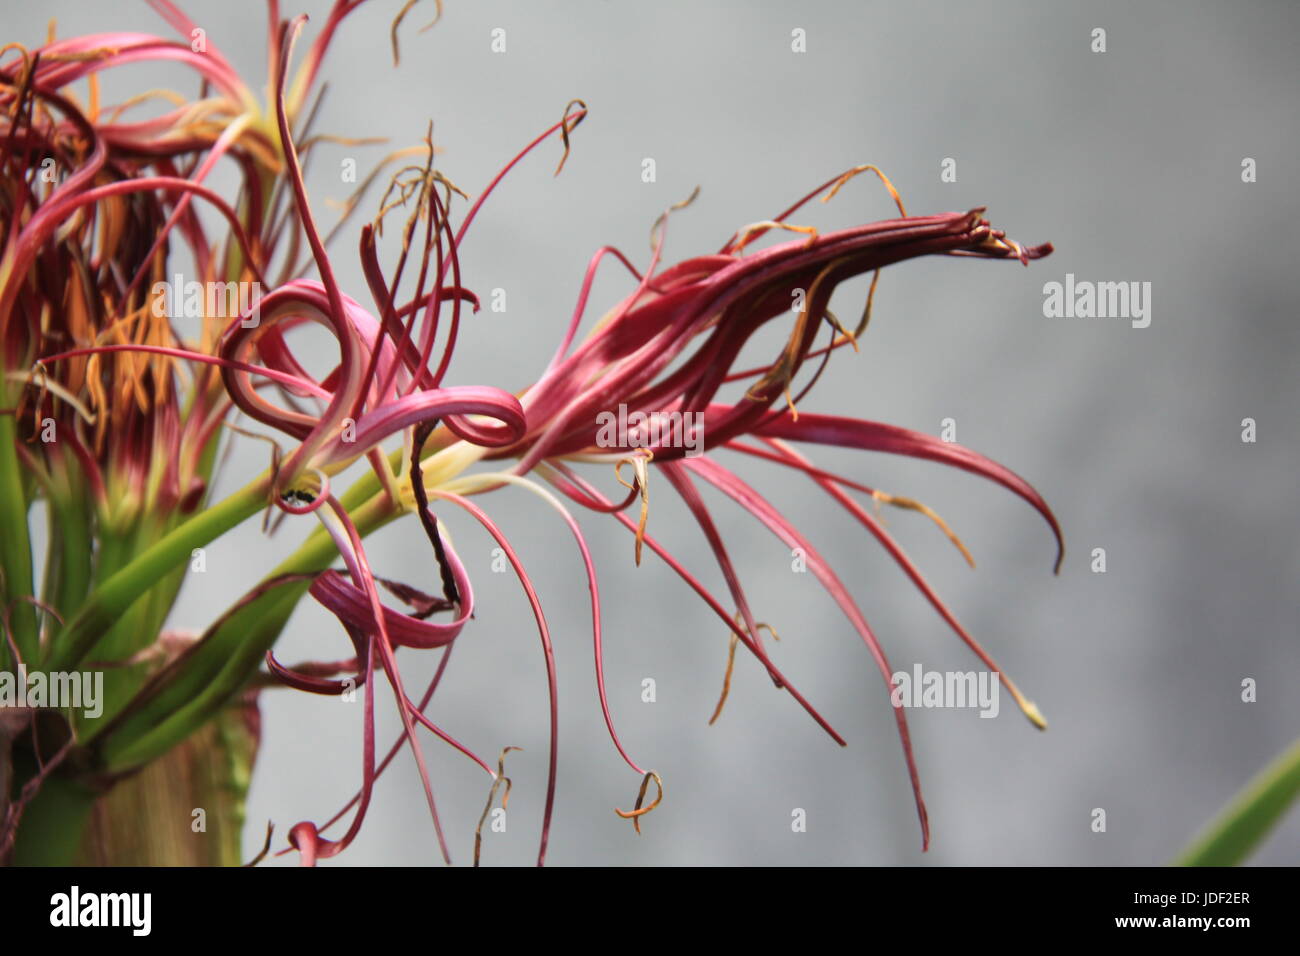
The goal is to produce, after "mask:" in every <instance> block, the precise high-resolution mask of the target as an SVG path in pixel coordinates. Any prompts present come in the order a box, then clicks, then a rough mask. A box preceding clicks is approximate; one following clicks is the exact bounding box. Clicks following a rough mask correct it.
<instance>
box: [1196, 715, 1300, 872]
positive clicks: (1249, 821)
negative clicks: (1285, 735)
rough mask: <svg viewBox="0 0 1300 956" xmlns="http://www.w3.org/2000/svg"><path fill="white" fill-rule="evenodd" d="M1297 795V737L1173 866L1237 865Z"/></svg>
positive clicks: (1299, 788)
mask: <svg viewBox="0 0 1300 956" xmlns="http://www.w3.org/2000/svg"><path fill="white" fill-rule="evenodd" d="M1297 795H1300V740H1297V741H1296V742H1295V743H1294V744H1292V745H1291V748H1290V749H1289V750H1287V751H1286V752H1285V753H1283V754H1282V755H1281V756H1280V757H1278V758H1277V759H1276V760H1274V761H1273V762H1272V763H1271V764H1269V765H1268V766H1267V767H1265V768H1264V769H1263V771H1261V772H1260V773H1259V774H1258V775H1257V776H1255V777H1254V779H1252V780H1251V781H1250V782H1249V783H1248V784H1246V786H1245V788H1243V789H1242V791H1241V792H1240V793H1238V794H1237V796H1235V797H1234V798H1233V799H1232V802H1231V803H1229V804H1228V805H1227V806H1226V807H1225V808H1224V809H1223V811H1222V812H1221V813H1220V814H1219V816H1218V817H1217V818H1215V820H1214V821H1213V822H1212V823H1211V824H1210V825H1209V826H1208V827H1206V828H1205V830H1204V831H1203V832H1202V833H1201V834H1199V835H1198V836H1197V837H1196V839H1195V840H1194V841H1193V842H1192V844H1191V845H1190V846H1189V847H1187V849H1185V850H1183V852H1182V853H1181V854H1180V855H1179V857H1178V858H1177V859H1176V860H1175V861H1174V864H1175V865H1176V866H1236V865H1237V864H1239V863H1241V862H1242V861H1243V860H1245V859H1246V857H1248V856H1249V855H1250V853H1251V851H1252V850H1254V849H1255V846H1256V845H1257V844H1258V843H1259V842H1260V841H1261V840H1262V839H1263V838H1264V837H1265V835H1267V834H1268V832H1269V831H1270V830H1271V829H1273V827H1274V826H1276V825H1277V823H1278V822H1279V821H1280V820H1281V819H1282V817H1283V816H1284V815H1285V814H1286V811H1287V809H1288V808H1289V807H1290V806H1291V804H1292V803H1294V802H1295V800H1296V797H1297Z"/></svg>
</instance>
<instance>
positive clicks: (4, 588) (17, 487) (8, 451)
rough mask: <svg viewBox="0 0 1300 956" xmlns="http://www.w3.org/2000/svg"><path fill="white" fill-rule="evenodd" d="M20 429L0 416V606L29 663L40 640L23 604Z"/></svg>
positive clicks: (28, 567)
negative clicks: (0, 575) (5, 612)
mask: <svg viewBox="0 0 1300 956" xmlns="http://www.w3.org/2000/svg"><path fill="white" fill-rule="evenodd" d="M17 441H18V425H17V422H15V421H14V416H13V415H0V528H3V529H4V530H3V531H0V571H3V578H2V579H0V604H2V605H3V607H5V608H8V609H9V614H10V617H9V626H10V629H11V630H12V632H13V638H14V643H15V644H17V646H18V652H19V653H20V654H22V656H23V658H24V659H25V660H26V661H27V662H29V663H30V662H31V661H32V660H34V659H35V657H36V654H37V650H38V646H39V643H40V641H39V637H38V631H37V627H36V608H35V607H33V606H32V605H31V604H29V603H27V602H26V601H23V600H21V599H22V598H25V597H31V596H32V595H33V594H35V593H36V592H35V591H34V590H33V588H32V546H31V540H30V539H29V537H28V533H27V494H26V492H25V491H24V490H23V479H22V472H21V471H20V469H19V465H18V451H17V448H16V447H15V443H16V442H17ZM0 643H3V644H4V646H3V647H0V661H3V662H4V663H5V669H12V668H11V665H10V663H9V647H8V642H7V641H3V639H2V638H0Z"/></svg>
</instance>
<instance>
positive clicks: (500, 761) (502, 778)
mask: <svg viewBox="0 0 1300 956" xmlns="http://www.w3.org/2000/svg"><path fill="white" fill-rule="evenodd" d="M523 749H524V748H523V747H502V748H501V756H499V757H498V758H497V772H496V776H494V777H493V778H492V789H491V790H489V791H488V798H487V803H486V804H484V806H483V815H482V816H480V817H479V818H478V826H476V827H475V828H474V865H475V866H478V864H479V857H480V854H481V852H482V849H483V824H484V823H485V822H487V818H488V814H489V813H491V812H492V804H493V803H494V802H495V801H496V798H497V790H499V789H500V787H501V784H502V783H504V784H505V785H506V792H505V794H504V795H503V796H502V797H501V809H502V810H503V811H504V810H505V809H506V808H507V807H508V806H509V804H510V787H511V786H512V784H511V782H510V778H509V777H507V776H506V754H508V753H510V751H512V750H518V751H520V752H522V751H523Z"/></svg>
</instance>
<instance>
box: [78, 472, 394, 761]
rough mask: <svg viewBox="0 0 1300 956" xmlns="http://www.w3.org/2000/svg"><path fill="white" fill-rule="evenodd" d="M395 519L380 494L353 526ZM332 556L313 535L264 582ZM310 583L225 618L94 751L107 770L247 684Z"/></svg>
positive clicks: (140, 756)
mask: <svg viewBox="0 0 1300 956" xmlns="http://www.w3.org/2000/svg"><path fill="white" fill-rule="evenodd" d="M397 514H399V511H398V510H397V509H396V508H394V507H393V505H392V503H391V502H390V501H389V500H388V498H387V496H386V495H382V494H381V495H378V496H376V497H375V498H373V499H371V500H370V501H369V502H367V503H366V504H364V505H362V506H361V507H359V508H357V509H356V510H355V511H354V512H353V514H352V521H353V523H354V524H355V526H356V528H357V531H358V533H359V534H361V535H366V534H369V533H370V532H372V531H374V530H376V529H377V528H379V527H382V526H383V525H384V524H385V523H387V522H388V521H390V520H392V519H393V518H394V517H396V516H397ZM337 554H338V551H337V549H336V548H335V546H334V540H333V539H332V538H331V537H330V536H329V535H328V534H326V533H325V532H324V531H323V530H317V531H316V532H314V533H313V534H312V535H311V536H310V537H308V539H307V540H306V541H305V542H303V544H302V545H301V546H300V547H299V548H298V550H297V551H295V552H294V553H293V554H292V555H290V556H289V557H288V558H287V559H286V560H285V561H284V562H283V563H281V564H280V565H279V567H277V568H276V569H275V570H274V571H272V572H271V575H270V578H276V577H279V576H282V575H290V574H293V575H298V574H301V575H310V574H314V573H315V572H318V571H322V570H324V569H325V568H327V567H329V564H330V562H331V561H333V560H334V558H335V557H336V556H337ZM309 586H310V582H309V581H291V582H288V583H285V584H282V585H280V586H279V587H275V588H272V589H270V590H268V591H266V592H265V593H263V594H262V595H260V596H259V597H258V598H257V599H256V600H254V601H252V602H250V603H248V604H246V605H244V606H242V607H239V608H238V609H237V610H235V611H234V612H232V613H230V614H229V615H228V616H227V617H225V618H224V619H223V620H222V621H221V622H220V624H219V625H218V626H217V627H216V629H215V630H214V631H213V633H211V634H209V635H208V636H207V638H206V639H205V641H204V642H203V645H202V646H201V647H199V648H197V649H196V651H195V653H194V654H192V655H191V656H190V657H189V658H188V659H187V660H186V662H185V665H184V669H183V670H181V671H180V672H178V673H176V674H174V675H172V676H171V677H170V678H169V679H168V681H167V685H166V687H165V688H163V689H162V690H161V691H160V692H159V693H158V694H157V695H156V696H155V697H154V698H153V699H151V700H150V701H148V702H147V703H146V704H145V705H144V706H142V707H141V708H140V709H139V710H138V711H136V712H135V713H133V714H131V716H130V717H129V718H127V719H126V720H124V721H123V722H122V724H121V725H120V726H119V727H116V728H114V729H113V730H112V731H111V732H110V733H108V734H106V735H105V739H104V740H103V741H102V742H101V748H102V750H101V753H102V757H103V761H104V764H105V766H106V767H107V769H109V770H110V771H113V772H120V771H124V770H128V769H130V768H131V767H136V766H139V765H141V764H143V763H147V762H148V761H150V760H153V759H154V758H155V757H157V756H159V755H160V754H163V753H166V752H167V750H168V749H170V748H171V747H173V746H175V745H176V743H177V742H179V741H181V740H184V739H185V738H186V737H187V736H189V734H191V733H193V732H194V730H195V729H196V728H197V727H200V726H202V725H203V723H204V722H205V721H207V720H208V719H210V717H211V716H212V715H213V714H214V713H216V712H218V711H219V710H220V709H221V708H222V707H224V706H225V705H226V704H227V703H228V702H229V701H230V699H231V698H232V697H233V696H234V695H235V694H237V693H238V692H239V691H240V690H242V689H243V688H244V687H245V686H246V685H247V683H248V679H249V677H250V676H251V675H252V674H253V673H254V672H255V671H256V670H257V668H258V667H259V666H260V665H261V663H262V660H263V659H264V658H265V656H266V652H267V651H268V650H269V649H270V647H271V645H272V644H274V643H275V640H276V638H277V637H279V635H280V632H281V630H283V629H284V625H285V623H286V622H287V621H288V620H289V617H290V615H292V613H293V610H294V608H295V607H297V605H298V601H299V600H301V598H302V596H303V594H305V593H306V591H307V588H308V587H309Z"/></svg>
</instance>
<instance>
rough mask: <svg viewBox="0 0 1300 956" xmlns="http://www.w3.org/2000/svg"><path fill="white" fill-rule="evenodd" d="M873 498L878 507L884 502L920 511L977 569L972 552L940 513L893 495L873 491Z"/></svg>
mask: <svg viewBox="0 0 1300 956" xmlns="http://www.w3.org/2000/svg"><path fill="white" fill-rule="evenodd" d="M871 497H873V498H875V499H876V504H877V507H878V506H879V505H880V504H881V503H882V502H883V503H884V504H887V505H893V506H894V507H895V508H905V509H907V510H909V511H919V512H920V513H921V514H923V515H925V516H926V517H927V518H929V519H930V520H931V521H933V522H934V523H935V524H936V525H938V526H939V530H940V531H942V532H943V533H944V534H945V535H947V536H948V540H949V541H951V542H952V543H953V544H954V545H955V546H956V547H957V550H958V551H960V552H961V553H962V557H964V558H965V559H966V563H967V564H969V565H970V566H971V567H972V568H973V567H975V558H974V557H972V556H971V553H970V551H969V550H968V549H967V547H966V545H964V544H963V543H962V540H961V538H959V537H957V534H956V532H955V531H953V530H952V528H950V527H948V522H946V521H944V520H943V519H942V518H941V517H939V515H938V513H937V512H935V511H934V510H933V509H932V508H930V507H929V506H928V505H925V504H922V503H921V502H919V501H916V500H915V499H913V498H904V497H902V496H901V495H891V494H887V493H886V492H883V491H872V492H871Z"/></svg>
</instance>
